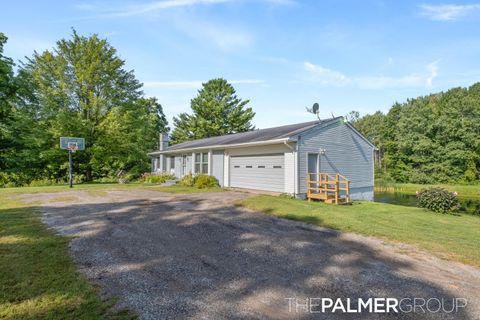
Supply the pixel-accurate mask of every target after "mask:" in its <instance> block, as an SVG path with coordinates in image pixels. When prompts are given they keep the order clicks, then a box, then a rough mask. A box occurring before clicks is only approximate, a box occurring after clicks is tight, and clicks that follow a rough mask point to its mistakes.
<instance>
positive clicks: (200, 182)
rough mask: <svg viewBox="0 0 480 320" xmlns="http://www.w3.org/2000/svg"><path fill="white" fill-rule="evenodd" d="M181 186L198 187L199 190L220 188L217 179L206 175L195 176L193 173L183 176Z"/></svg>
mask: <svg viewBox="0 0 480 320" xmlns="http://www.w3.org/2000/svg"><path fill="white" fill-rule="evenodd" d="M180 185H182V186H185V187H196V188H198V189H204V188H212V187H218V186H219V184H218V180H217V178H215V177H212V176H209V175H206V174H198V175H193V174H191V173H189V174H187V175H185V176H183V178H182V179H181V180H180Z"/></svg>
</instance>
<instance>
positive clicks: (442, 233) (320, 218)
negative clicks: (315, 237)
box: [237, 195, 480, 266]
mask: <svg viewBox="0 0 480 320" xmlns="http://www.w3.org/2000/svg"><path fill="white" fill-rule="evenodd" d="M237 205H239V206H243V207H246V208H249V209H253V210H256V211H261V212H265V213H268V214H271V215H275V216H278V217H282V218H287V219H292V220H299V221H304V222H307V223H311V224H315V225H319V226H323V227H328V228H333V229H337V230H341V231H347V232H354V233H359V234H363V235H368V236H375V237H379V238H382V239H385V240H391V241H399V242H403V243H408V244H413V245H415V246H417V247H419V248H421V249H425V250H428V251H430V252H431V253H433V254H435V255H437V256H439V257H441V258H444V259H449V260H455V261H459V262H463V263H467V264H471V265H474V266H480V217H476V216H470V215H462V216H453V215H443V214H436V213H431V212H428V211H425V210H423V209H420V208H413V207H404V206H397V205H391V204H383V203H375V202H355V203H354V204H353V205H351V206H336V205H329V204H324V203H320V202H307V201H304V200H297V199H288V198H282V197H273V196H263V195H262V196H256V197H252V198H248V199H245V200H242V201H239V202H238V203H237Z"/></svg>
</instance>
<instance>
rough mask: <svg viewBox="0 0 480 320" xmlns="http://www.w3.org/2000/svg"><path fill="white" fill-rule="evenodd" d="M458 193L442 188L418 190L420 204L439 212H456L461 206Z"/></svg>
mask: <svg viewBox="0 0 480 320" xmlns="http://www.w3.org/2000/svg"><path fill="white" fill-rule="evenodd" d="M457 195H458V194H457V193H456V192H450V191H447V190H445V189H442V188H429V189H422V190H420V191H417V201H418V206H419V207H422V208H426V209H428V210H431V211H433V212H438V213H449V212H454V211H457V210H458V209H459V208H460V203H459V201H458V198H457Z"/></svg>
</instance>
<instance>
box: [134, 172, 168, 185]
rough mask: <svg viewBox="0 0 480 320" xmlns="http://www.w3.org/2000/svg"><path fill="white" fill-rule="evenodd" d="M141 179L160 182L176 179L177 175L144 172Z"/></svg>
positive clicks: (155, 182)
mask: <svg viewBox="0 0 480 320" xmlns="http://www.w3.org/2000/svg"><path fill="white" fill-rule="evenodd" d="M141 179H142V181H143V182H144V183H153V184H160V183H164V182H166V181H168V180H175V176H174V175H172V174H168V173H144V174H143V175H142V177H141Z"/></svg>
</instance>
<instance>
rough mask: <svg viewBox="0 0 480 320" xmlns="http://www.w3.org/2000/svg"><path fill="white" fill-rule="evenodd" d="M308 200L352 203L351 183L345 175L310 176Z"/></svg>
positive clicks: (324, 174)
mask: <svg viewBox="0 0 480 320" xmlns="http://www.w3.org/2000/svg"><path fill="white" fill-rule="evenodd" d="M307 183H308V188H307V199H308V201H311V200H312V199H315V200H321V201H324V202H325V203H335V204H346V203H350V181H349V180H348V179H347V178H346V177H345V176H343V175H341V174H339V173H337V174H334V175H333V174H329V173H309V174H308V181H307Z"/></svg>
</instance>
